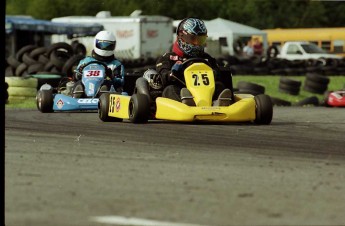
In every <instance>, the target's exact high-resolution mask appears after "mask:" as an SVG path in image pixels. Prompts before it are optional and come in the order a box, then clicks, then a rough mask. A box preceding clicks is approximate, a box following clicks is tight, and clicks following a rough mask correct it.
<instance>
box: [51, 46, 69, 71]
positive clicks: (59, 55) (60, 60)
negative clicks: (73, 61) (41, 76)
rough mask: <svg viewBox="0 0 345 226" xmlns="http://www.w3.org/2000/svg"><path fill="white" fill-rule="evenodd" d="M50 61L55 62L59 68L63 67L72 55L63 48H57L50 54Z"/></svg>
mask: <svg viewBox="0 0 345 226" xmlns="http://www.w3.org/2000/svg"><path fill="white" fill-rule="evenodd" d="M49 57H50V61H51V62H52V63H53V64H54V66H55V67H56V68H58V69H59V70H61V69H62V67H63V66H64V64H65V63H66V61H67V60H68V59H69V58H70V57H71V55H69V54H68V53H67V52H65V51H61V50H55V51H53V52H51V54H50V56H49Z"/></svg>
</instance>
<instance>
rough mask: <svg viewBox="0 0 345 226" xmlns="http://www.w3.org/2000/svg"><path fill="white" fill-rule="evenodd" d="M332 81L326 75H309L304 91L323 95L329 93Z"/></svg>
mask: <svg viewBox="0 0 345 226" xmlns="http://www.w3.org/2000/svg"><path fill="white" fill-rule="evenodd" d="M329 81H330V79H329V78H328V77H326V76H325V75H321V74H317V73H307V75H306V78H305V81H304V86H303V89H304V90H305V91H307V92H310V93H317V94H323V93H324V92H325V91H327V88H328V83H329Z"/></svg>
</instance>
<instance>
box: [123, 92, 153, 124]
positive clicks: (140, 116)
mask: <svg viewBox="0 0 345 226" xmlns="http://www.w3.org/2000/svg"><path fill="white" fill-rule="evenodd" d="M128 114H129V120H130V121H131V122H132V123H146V122H147V121H148V119H149V115H150V102H149V99H148V98H147V96H146V95H143V94H133V95H132V97H131V100H130V101H129V107H128Z"/></svg>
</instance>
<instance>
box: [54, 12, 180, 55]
mask: <svg viewBox="0 0 345 226" xmlns="http://www.w3.org/2000/svg"><path fill="white" fill-rule="evenodd" d="M52 21H54V22H63V23H79V24H94V23H98V24H101V25H103V26H104V29H105V30H109V31H112V32H113V33H114V35H115V36H116V40H117V43H116V49H115V55H116V57H117V58H119V59H130V60H136V59H148V58H157V57H158V56H161V55H162V54H163V53H164V52H166V51H168V50H169V49H170V48H171V46H172V42H173V40H172V38H173V23H172V22H173V20H172V19H171V18H169V17H165V16H155V15H153V16H151V15H135V16H116V17H113V16H111V15H110V12H107V11H102V12H99V13H98V14H97V15H96V16H67V17H59V18H53V19H52ZM76 39H77V40H78V41H79V42H80V43H82V44H84V45H85V47H86V49H87V51H88V53H90V52H91V50H92V48H93V38H92V37H80V38H73V39H69V37H68V36H67V35H54V36H52V42H53V43H54V42H67V43H71V42H72V41H73V40H76Z"/></svg>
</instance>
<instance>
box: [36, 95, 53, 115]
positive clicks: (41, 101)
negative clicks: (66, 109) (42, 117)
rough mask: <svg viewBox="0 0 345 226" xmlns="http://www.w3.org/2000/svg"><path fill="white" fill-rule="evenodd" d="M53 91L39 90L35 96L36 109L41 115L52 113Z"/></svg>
mask: <svg viewBox="0 0 345 226" xmlns="http://www.w3.org/2000/svg"><path fill="white" fill-rule="evenodd" d="M53 104H54V97H53V90H39V91H38V92H37V95H36V105H37V109H38V110H39V111H41V112H42V113H49V112H53Z"/></svg>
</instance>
